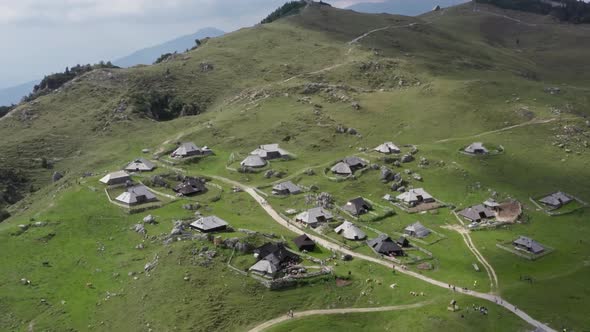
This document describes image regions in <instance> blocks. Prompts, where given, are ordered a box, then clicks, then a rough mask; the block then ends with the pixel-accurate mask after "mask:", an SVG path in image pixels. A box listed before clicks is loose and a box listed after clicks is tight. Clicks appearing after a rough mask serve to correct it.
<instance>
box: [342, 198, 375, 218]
mask: <svg viewBox="0 0 590 332" xmlns="http://www.w3.org/2000/svg"><path fill="white" fill-rule="evenodd" d="M371 208H372V207H371V204H369V202H367V201H365V199H364V198H362V197H357V198H355V199H351V200H350V201H348V202H346V204H345V205H344V206H343V207H342V209H343V210H345V211H347V212H350V213H352V214H353V215H355V216H356V215H359V214H362V213H365V212H366V211H368V210H370V209H371Z"/></svg>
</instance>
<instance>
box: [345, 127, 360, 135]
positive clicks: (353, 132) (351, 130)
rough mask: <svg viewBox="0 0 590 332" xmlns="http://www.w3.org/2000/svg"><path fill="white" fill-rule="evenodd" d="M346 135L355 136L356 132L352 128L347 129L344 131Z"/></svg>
mask: <svg viewBox="0 0 590 332" xmlns="http://www.w3.org/2000/svg"><path fill="white" fill-rule="evenodd" d="M346 133H347V134H349V135H356V134H358V131H357V130H356V129H354V128H348V129H346Z"/></svg>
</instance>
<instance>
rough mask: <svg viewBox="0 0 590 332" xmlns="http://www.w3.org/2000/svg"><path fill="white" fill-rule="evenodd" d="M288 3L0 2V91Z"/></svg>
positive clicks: (231, 25) (246, 20)
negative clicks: (0, 50) (70, 67)
mask: <svg viewBox="0 0 590 332" xmlns="http://www.w3.org/2000/svg"><path fill="white" fill-rule="evenodd" d="M286 1H287V0H0V45H2V46H1V48H2V52H0V88H2V87H7V86H13V85H16V84H20V83H23V82H27V81H30V80H34V79H39V78H41V77H42V76H43V75H44V74H47V73H51V72H57V71H61V70H63V69H64V68H65V67H66V66H71V65H74V64H77V63H94V62H98V61H99V60H114V59H116V58H119V57H122V56H125V55H128V54H129V53H131V52H133V51H135V50H137V49H141V48H144V47H147V46H152V45H155V44H159V43H161V42H163V41H167V40H170V39H173V38H176V37H178V36H181V35H185V34H190V33H193V32H196V31H197V30H199V29H200V28H204V27H215V28H219V29H221V30H224V31H232V30H235V29H237V28H240V27H244V26H250V25H253V24H255V23H257V22H259V21H260V20H261V19H262V18H264V17H265V15H267V14H268V13H270V12H271V11H272V10H274V9H275V8H277V7H278V6H280V5H281V4H283V3H284V2H286ZM370 1H372V2H380V0H370ZM329 2H330V3H331V4H332V5H335V6H338V7H346V6H349V5H351V4H354V3H357V2H369V1H366V0H364V1H362V0H333V1H329Z"/></svg>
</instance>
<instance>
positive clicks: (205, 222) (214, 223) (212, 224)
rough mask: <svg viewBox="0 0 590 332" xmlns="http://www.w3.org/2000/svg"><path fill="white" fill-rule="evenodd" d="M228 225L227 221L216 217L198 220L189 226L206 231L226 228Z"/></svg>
mask: <svg viewBox="0 0 590 332" xmlns="http://www.w3.org/2000/svg"><path fill="white" fill-rule="evenodd" d="M228 225H229V224H228V223H227V221H225V220H223V219H221V218H219V217H217V216H208V217H202V218H199V219H198V220H197V221H194V222H192V223H191V226H192V227H194V228H197V229H200V230H204V231H208V230H212V229H216V228H220V227H226V226H228Z"/></svg>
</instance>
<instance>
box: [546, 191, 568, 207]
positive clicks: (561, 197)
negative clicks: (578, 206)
mask: <svg viewBox="0 0 590 332" xmlns="http://www.w3.org/2000/svg"><path fill="white" fill-rule="evenodd" d="M572 200H573V199H572V198H571V196H570V195H568V194H566V193H564V192H561V191H558V192H555V193H553V194H551V195H548V196H545V197H543V198H541V199H540V200H539V202H541V203H543V204H547V205H551V206H562V205H565V204H567V203H569V202H571V201H572Z"/></svg>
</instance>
